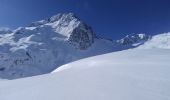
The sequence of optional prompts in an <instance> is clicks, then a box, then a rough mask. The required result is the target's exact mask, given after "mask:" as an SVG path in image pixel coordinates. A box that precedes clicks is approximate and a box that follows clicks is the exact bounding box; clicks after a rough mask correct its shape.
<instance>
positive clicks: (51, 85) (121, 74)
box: [0, 49, 170, 100]
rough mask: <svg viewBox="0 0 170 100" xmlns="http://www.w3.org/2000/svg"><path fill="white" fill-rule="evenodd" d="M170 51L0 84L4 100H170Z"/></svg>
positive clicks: (76, 65) (110, 57)
mask: <svg viewBox="0 0 170 100" xmlns="http://www.w3.org/2000/svg"><path fill="white" fill-rule="evenodd" d="M169 57H170V50H163V49H150V50H149V49H148V50H143V49H134V50H126V51H121V52H115V53H110V54H105V55H101V56H96V57H91V58H87V59H84V60H80V61H76V62H73V63H70V64H67V65H64V66H61V67H60V68H59V69H57V70H56V71H55V72H54V73H52V74H47V75H42V76H36V77H30V78H24V79H17V80H12V81H6V80H4V81H0V100H170V77H169V76H170V63H169Z"/></svg>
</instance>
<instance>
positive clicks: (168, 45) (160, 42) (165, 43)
mask: <svg viewBox="0 0 170 100" xmlns="http://www.w3.org/2000/svg"><path fill="white" fill-rule="evenodd" d="M138 48H142V49H154V48H161V49H170V33H163V34H158V35H155V36H153V37H152V38H151V39H150V40H149V41H147V42H145V43H144V45H141V46H140V47H138Z"/></svg>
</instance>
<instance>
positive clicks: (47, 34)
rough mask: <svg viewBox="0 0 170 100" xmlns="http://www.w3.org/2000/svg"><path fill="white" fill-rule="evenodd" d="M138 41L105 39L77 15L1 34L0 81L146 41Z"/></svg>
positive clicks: (56, 17) (42, 21)
mask: <svg viewBox="0 0 170 100" xmlns="http://www.w3.org/2000/svg"><path fill="white" fill-rule="evenodd" d="M140 36H141V35H140ZM131 38H132V36H131ZM133 39H134V38H133ZM135 39H138V40H135V41H133V42H131V40H132V39H130V38H128V39H126V38H123V39H122V40H120V41H126V42H118V41H112V40H107V39H102V38H99V37H98V36H97V35H96V34H95V32H94V31H93V30H92V28H91V27H90V26H88V25H87V24H85V23H84V22H83V21H81V20H80V19H79V18H78V17H76V16H75V14H73V13H64V14H57V15H55V16H52V17H50V18H47V19H44V20H41V21H37V22H33V23H31V24H30V25H29V26H27V27H19V28H17V29H16V30H13V31H11V32H8V33H6V34H0V65H1V66H0V78H7V79H14V78H21V77H28V76H33V75H39V74H45V73H49V72H51V71H53V70H54V69H56V68H57V67H59V66H61V65H63V64H66V63H68V62H72V61H75V60H78V59H81V58H85V57H90V56H95V55H99V54H104V53H108V52H113V51H118V50H123V49H128V48H132V47H135V46H133V45H132V44H134V43H136V42H139V41H141V40H142V41H143V40H144V39H143V38H135ZM127 40H128V41H129V42H128V41H127ZM146 40H147V39H146ZM146 40H145V41H146Z"/></svg>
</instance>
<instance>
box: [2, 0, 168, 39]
mask: <svg viewBox="0 0 170 100" xmlns="http://www.w3.org/2000/svg"><path fill="white" fill-rule="evenodd" d="M64 12H73V13H75V14H76V15H77V16H79V17H80V18H81V19H82V20H83V21H85V22H86V23H87V24H89V25H90V26H92V27H93V29H94V30H95V32H96V33H97V34H99V35H101V36H104V37H107V38H112V39H118V38H120V37H122V36H125V35H126V34H130V33H148V34H157V33H162V32H169V31H170V0H0V27H10V28H16V27H19V26H26V25H28V24H30V23H31V22H33V21H37V20H41V19H44V18H48V17H50V16H52V15H55V14H57V13H64Z"/></svg>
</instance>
